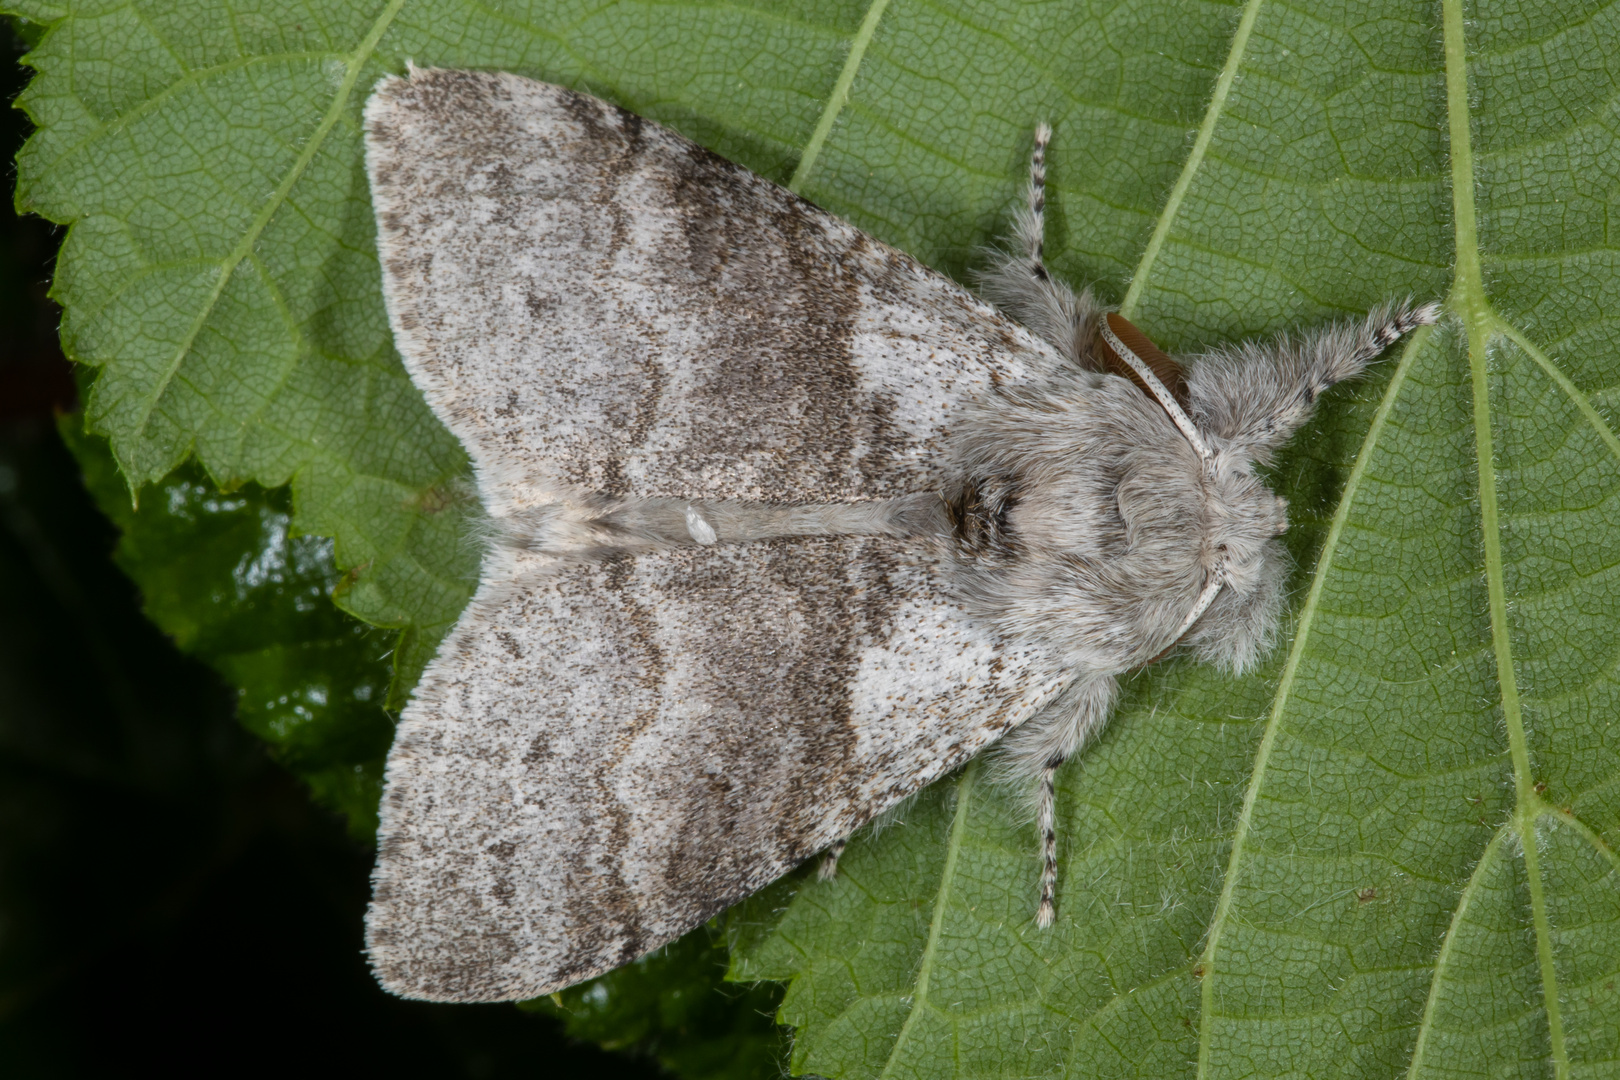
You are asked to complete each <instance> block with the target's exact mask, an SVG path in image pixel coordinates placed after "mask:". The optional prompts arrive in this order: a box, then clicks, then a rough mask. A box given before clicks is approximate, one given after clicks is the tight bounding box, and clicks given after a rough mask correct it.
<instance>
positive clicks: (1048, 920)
mask: <svg viewBox="0 0 1620 1080" xmlns="http://www.w3.org/2000/svg"><path fill="white" fill-rule="evenodd" d="M1062 764H1063V758H1061V757H1052V758H1048V759H1047V762H1046V766H1045V767H1044V768H1043V769H1041V791H1040V796H1039V803H1038V804H1037V806H1036V809H1035V827H1036V828H1037V829H1039V830H1040V832H1041V902H1040V904H1038V905H1037V906H1036V908H1035V925H1036V926H1038V927H1040V928H1041V929H1042V930H1045V929H1046V928H1048V927H1049V926H1051V925H1052V920H1053V919H1055V918H1056V917H1057V907H1056V905H1055V903H1054V898H1055V896H1056V894H1057V771H1058V766H1059V765H1062Z"/></svg>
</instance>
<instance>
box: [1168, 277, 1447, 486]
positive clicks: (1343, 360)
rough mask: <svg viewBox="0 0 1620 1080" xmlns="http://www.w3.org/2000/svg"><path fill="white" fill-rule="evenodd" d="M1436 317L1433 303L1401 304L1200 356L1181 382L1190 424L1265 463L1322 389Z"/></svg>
mask: <svg viewBox="0 0 1620 1080" xmlns="http://www.w3.org/2000/svg"><path fill="white" fill-rule="evenodd" d="M1439 318H1440V305H1439V304H1435V303H1428V304H1414V303H1413V302H1412V300H1411V299H1410V298H1407V299H1405V300H1395V301H1390V302H1389V303H1385V304H1382V305H1380V306H1378V307H1376V308H1374V309H1373V310H1372V312H1371V313H1370V314H1368V315H1367V317H1366V318H1364V319H1352V320H1346V321H1342V322H1336V323H1330V324H1329V325H1327V326H1324V327H1318V328H1316V329H1314V330H1310V331H1307V332H1305V333H1303V334H1282V335H1279V336H1277V337H1274V338H1271V339H1269V340H1264V341H1245V342H1243V343H1242V344H1239V345H1236V346H1231V347H1228V348H1223V349H1218V350H1216V351H1214V352H1211V353H1207V354H1205V355H1203V356H1200V357H1198V358H1197V359H1196V360H1194V361H1193V365H1192V372H1191V374H1189V375H1188V376H1187V391H1188V395H1189V397H1190V399H1191V405H1192V409H1191V411H1192V413H1193V416H1194V419H1195V420H1196V421H1197V422H1198V424H1199V426H1201V427H1203V428H1204V429H1205V430H1207V431H1209V432H1211V433H1212V434H1214V435H1217V436H1219V437H1221V438H1223V439H1225V440H1227V442H1228V444H1229V445H1230V446H1231V447H1232V448H1233V449H1236V450H1239V451H1240V452H1247V454H1248V455H1249V456H1250V457H1252V458H1254V459H1255V460H1258V461H1262V462H1263V461H1266V460H1267V459H1268V458H1269V456H1270V454H1271V452H1272V451H1274V450H1276V449H1277V448H1278V447H1280V446H1281V445H1282V444H1283V443H1285V442H1287V441H1288V437H1289V436H1290V435H1292V434H1293V433H1294V432H1295V430H1297V429H1298V428H1299V426H1300V425H1301V424H1303V423H1304V422H1305V421H1306V420H1307V419H1309V418H1310V415H1311V412H1312V410H1313V409H1314V408H1315V405H1316V399H1317V397H1318V396H1320V395H1321V394H1322V392H1323V391H1324V390H1326V389H1327V388H1328V387H1330V386H1332V385H1334V384H1335V383H1339V382H1343V381H1344V380H1345V379H1350V378H1354V377H1355V376H1357V375H1360V374H1361V373H1362V372H1363V371H1365V370H1366V369H1367V365H1368V364H1370V363H1372V362H1373V361H1374V360H1376V359H1377V358H1378V356H1379V354H1380V353H1382V352H1383V351H1384V350H1385V349H1387V348H1389V347H1390V346H1391V345H1393V344H1395V342H1397V341H1399V340H1400V339H1401V338H1402V337H1403V336H1405V335H1406V334H1407V333H1409V332H1411V331H1412V330H1415V329H1417V328H1418V327H1420V326H1426V325H1428V324H1430V323H1433V322H1435V321H1437V320H1438V319H1439Z"/></svg>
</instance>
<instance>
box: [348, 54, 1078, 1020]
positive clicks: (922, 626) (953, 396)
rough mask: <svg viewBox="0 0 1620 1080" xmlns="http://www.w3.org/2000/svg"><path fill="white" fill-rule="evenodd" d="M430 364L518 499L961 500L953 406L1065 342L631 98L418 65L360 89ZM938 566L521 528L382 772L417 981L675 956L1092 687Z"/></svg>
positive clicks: (388, 834) (399, 965) (426, 373)
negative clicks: (949, 478)
mask: <svg viewBox="0 0 1620 1080" xmlns="http://www.w3.org/2000/svg"><path fill="white" fill-rule="evenodd" d="M366 122H367V154H368V165H369V168H370V172H371V181H372V194H373V199H374V201H375V204H376V209H377V215H378V222H379V232H380V238H379V247H380V250H381V254H382V259H383V265H384V285H385V291H386V295H387V298H388V304H389V312H390V317H391V320H392V322H393V326H394V331H395V337H396V341H397V342H398V344H399V348H400V351H401V353H402V355H403V356H404V358H405V362H406V364H407V367H408V368H409V370H410V372H411V375H412V378H413V379H414V380H415V381H416V382H417V384H418V385H419V386H420V387H421V388H422V389H423V391H424V393H425V394H426V396H427V399H428V401H429V403H430V404H431V405H432V407H433V408H434V409H435V410H436V411H437V413H438V414H439V416H440V417H441V418H442V419H443V420H444V421H445V423H446V424H447V425H448V426H449V427H450V428H451V430H452V431H454V432H455V433H456V435H457V436H458V437H460V438H461V440H462V441H463V443H464V444H465V445H466V446H467V448H468V450H469V452H470V453H471V454H472V456H473V459H474V462H475V465H476V468H477V470H478V479H479V490H480V495H481V497H482V498H483V500H484V502H485V505H486V507H487V508H488V509H489V511H490V512H491V514H493V515H495V516H496V517H500V516H502V515H504V514H509V513H517V512H522V511H527V510H532V509H533V508H534V507H536V506H539V505H543V504H545V503H547V502H553V501H557V500H559V499H563V498H566V497H568V496H569V495H570V494H571V493H572V494H578V493H581V492H585V493H593V492H594V493H603V494H609V495H624V496H643V497H649V496H673V497H678V498H686V499H697V498H728V497H729V498H747V499H766V500H781V501H792V502H820V501H830V500H859V499H869V498H880V497H890V496H897V495H902V494H906V493H911V492H918V491H928V490H933V489H937V488H938V487H939V486H940V484H941V483H942V481H943V479H944V476H943V473H942V467H943V460H944V453H943V451H944V440H945V437H946V435H947V433H948V430H949V426H950V424H951V422H952V418H953V416H954V415H956V414H957V412H958V411H959V410H960V409H961V408H962V406H964V405H965V404H967V403H969V402H971V401H973V400H974V399H975V398H982V397H983V396H985V395H989V394H994V393H996V392H997V387H998V386H999V385H1000V384H1002V383H1004V382H1005V383H1017V382H1022V381H1024V380H1026V379H1028V378H1030V377H1031V375H1032V373H1033V372H1035V371H1036V370H1039V369H1042V368H1045V367H1047V366H1049V365H1051V364H1053V363H1055V357H1054V355H1053V354H1052V353H1051V352H1050V350H1049V349H1048V348H1047V347H1045V346H1044V345H1041V344H1039V343H1037V342H1036V341H1034V339H1032V338H1030V337H1029V336H1028V335H1027V334H1026V333H1025V332H1024V331H1022V330H1021V329H1019V328H1017V327H1016V326H1014V325H1012V324H1010V323H1007V322H1006V321H1004V320H1002V319H1000V318H999V317H998V316H996V315H995V313H994V312H993V311H992V310H991V309H989V308H988V307H986V306H985V305H983V304H981V303H980V302H979V301H977V300H975V299H974V298H973V297H972V296H971V295H970V294H968V293H966V292H965V291H963V290H962V289H960V288H958V287H957V286H955V285H953V284H951V283H950V282H949V281H947V280H945V279H944V278H942V277H940V276H938V275H936V274H933V273H932V272H930V271H927V270H926V269H924V268H922V267H920V266H918V265H917V264H916V263H915V262H913V261H912V260H910V259H908V258H906V257H905V256H903V255H900V254H899V253H896V252H894V251H892V250H890V249H888V248H885V247H883V246H882V245H880V244H878V243H877V242H875V241H873V240H871V239H869V238H867V237H865V236H864V235H862V234H861V233H859V232H857V231H856V230H854V229H852V228H850V227H849V226H848V225H846V224H844V223H842V222H839V221H837V220H836V219H834V218H832V217H830V216H829V215H826V214H824V213H822V212H821V211H819V210H816V209H815V208H814V207H812V206H810V205H809V204H807V203H805V202H803V201H802V200H800V199H798V198H796V197H795V196H793V195H791V194H790V193H787V192H785V191H783V190H782V189H780V188H777V187H775V186H774V185H771V184H769V183H768V182H766V181H763V180H761V179H759V178H758V177H755V176H753V175H752V174H750V173H748V172H747V171H746V170H743V169H740V168H738V167H736V166H733V165H730V164H728V163H726V162H724V161H722V160H720V159H718V158H716V157H714V156H713V155H711V154H709V153H707V152H706V151H703V150H702V149H700V148H698V147H696V146H694V145H692V144H691V143H688V142H687V141H685V140H684V139H681V138H679V137H678V136H676V135H674V134H672V133H670V132H668V131H666V130H664V129H662V128H660V127H658V126H657V125H654V124H651V123H648V122H645V121H642V120H639V119H638V118H636V117H634V116H631V115H630V114H628V113H625V112H622V111H621V110H618V109H615V108H613V107H611V106H609V105H607V104H605V103H603V102H600V101H597V100H595V99H592V98H587V97H583V96H581V95H577V94H574V93H571V92H570V91H567V90H564V89H561V88H558V87H554V86H549V85H546V84H542V83H536V82H532V81H529V80H525V79H521V78H518V77H515V76H510V75H500V74H483V73H472V72H451V71H415V72H413V73H412V75H411V77H410V79H408V80H401V79H391V80H386V81H385V82H384V83H383V84H382V85H381V86H380V87H379V88H378V91H377V93H376V94H375V95H374V97H373V98H372V101H371V103H370V104H369V106H368V107H367V112H366ZM945 573H946V569H945V567H943V566H941V565H939V564H937V563H935V562H933V561H932V560H930V559H929V558H927V557H925V556H923V555H922V554H919V553H916V552H912V551H908V550H907V548H906V545H905V544H904V543H903V542H902V541H898V540H892V539H884V538H866V539H861V538H849V537H822V538H814V539H798V540H774V541H765V542H756V543H748V544H738V545H724V544H722V545H719V546H716V547H708V548H682V549H678V550H669V551H660V552H654V553H643V554H637V555H631V554H623V555H619V556H614V557H611V558H608V559H605V560H603V561H599V562H592V563H580V562H577V561H571V562H563V561H558V560H556V559H554V558H552V557H550V556H547V555H543V554H537V553H531V552H523V551H517V550H513V549H511V548H508V547H501V546H497V547H496V548H495V549H494V550H493V551H492V552H491V553H490V554H489V556H487V558H486V560H485V565H484V568H483V576H482V582H481V585H480V588H479V592H478V595H477V597H476V598H475V599H474V601H473V603H472V604H471V605H469V607H468V610H467V612H466V613H465V614H464V615H463V617H462V619H461V621H460V623H459V624H458V626H457V627H456V629H455V631H454V632H453V633H452V634H451V636H450V637H449V638H448V639H447V640H446V642H445V644H444V646H443V647H442V648H441V650H440V652H439V654H438V656H437V657H436V658H435V659H434V661H433V662H432V664H431V665H429V667H428V670H427V672H426V673H425V675H424V676H423V679H422V681H421V683H420V685H419V686H418V688H417V691H416V696H415V699H414V700H413V701H412V703H411V704H410V705H409V706H408V707H407V708H406V710H405V712H404V715H403V717H402V720H401V725H400V731H399V735H398V738H397V740H396V743H395V746H394V749H393V752H392V753H391V755H390V757H389V764H388V776H387V791H386V794H385V797H384V802H383V809H382V827H381V851H380V854H379V861H378V867H377V871H376V877H375V894H374V898H373V904H372V908H371V912H370V914H369V916H368V944H369V948H370V952H371V957H372V961H373V963H374V965H375V967H376V969H377V972H378V975H379V977H380V978H381V979H382V981H383V983H384V985H385V986H387V987H388V988H389V989H391V990H393V991H395V992H397V993H401V994H405V995H408V996H413V997H424V998H431V999H438V1000H460V1001H470V1000H500V999H510V998H523V997H531V996H535V995H538V994H542V993H546V992H549V991H550V990H553V989H556V988H558V987H561V986H565V985H568V984H570V983H573V982H576V981H579V980H580V979H584V978H588V977H590V976H592V975H595V974H597V973H599V972H601V971H604V970H606V969H608V968H610V967H613V966H615V965H617V964H620V963H623V962H626V961H628V960H631V959H634V958H635V957H637V956H640V955H642V954H644V953H645V952H647V951H649V950H650V949H652V948H655V947H657V946H658V945H660V944H662V943H664V942H666V941H668V940H670V939H672V938H673V937H675V936H677V935H678V934H680V933H682V932H684V931H685V930H687V929H689V928H691V927H692V926H694V925H696V924H697V923H699V922H701V921H702V920H704V919H706V918H708V917H709V916H711V915H712V914H714V913H715V912H717V911H719V910H721V909H722V908H724V907H725V906H727V905H729V904H730V903H733V902H735V901H736V900H737V899H739V898H741V897H742V896H744V895H746V894H747V893H749V892H751V891H753V890H754V889H757V888H759V887H760V886H762V885H764V884H765V883H767V882H769V881H770V880H772V879H773V878H775V877H777V876H779V875H780V874H781V873H782V872H784V871H785V870H787V869H789V868H791V867H792V866H793V865H794V864H795V863H797V862H799V861H800V860H802V859H803V858H805V857H806V856H808V855H810V854H812V853H814V852H815V851H817V850H819V849H820V848H822V847H824V846H826V845H827V844H828V843H829V842H831V841H832V840H834V839H836V838H838V837H840V836H842V835H845V834H847V833H848V832H849V831H850V830H851V829H853V828H854V827H856V826H857V825H859V824H860V823H861V822H863V821H866V820H868V819H869V818H870V817H872V816H873V815H874V814H876V813H878V812H881V811H882V810H883V809H885V808H886V807H888V806H889V805H892V804H893V803H894V802H896V801H898V800H899V799H901V798H903V797H904V796H906V795H907V794H910V793H911V792H913V791H915V790H916V789H917V788H919V787H921V786H922V785H924V784H926V783H928V782H929V781H931V780H933V779H935V778H936V777H938V776H940V775H942V774H943V773H945V772H947V771H948V770H950V769H951V768H954V767H955V766H956V765H958V764H960V763H961V762H962V761H964V760H966V759H967V758H968V757H970V756H971V755H972V754H974V753H976V752H978V751H979V750H980V749H982V748H983V747H984V746H985V745H987V744H988V743H989V742H991V741H993V740H994V739H995V738H997V737H999V736H1000V735H1001V734H1002V733H1004V732H1005V731H1006V730H1008V729H1009V728H1010V727H1012V726H1015V725H1016V724H1017V723H1019V722H1020V721H1022V720H1023V719H1025V718H1026V717H1028V716H1029V715H1030V714H1031V713H1032V712H1034V711H1035V710H1036V709H1038V708H1039V707H1040V706H1041V705H1042V704H1043V703H1044V702H1046V701H1047V700H1049V699H1050V698H1051V697H1052V696H1053V695H1054V694H1056V693H1057V692H1058V691H1059V690H1060V689H1061V688H1062V685H1063V684H1064V682H1065V679H1066V676H1065V675H1064V673H1063V672H1062V670H1061V669H1060V667H1059V666H1058V665H1057V664H1056V663H1054V662H1053V660H1052V659H1051V658H1049V657H1046V656H1044V655H1040V654H1038V653H1036V652H1034V651H1031V650H1028V649H1017V648H1012V647H1009V646H1008V645H1007V644H1006V643H1004V642H1001V641H999V640H996V639H995V638H994V637H993V636H992V635H991V634H990V633H988V632H987V631H985V630H983V629H981V628H980V627H978V626H976V625H974V624H973V623H971V622H969V621H968V620H967V619H966V618H965V617H964V615H963V613H962V612H961V610H960V608H959V607H958V606H957V605H956V604H955V603H954V602H953V601H952V600H951V598H950V596H949V595H948V590H947V588H946V584H947V583H946V580H945Z"/></svg>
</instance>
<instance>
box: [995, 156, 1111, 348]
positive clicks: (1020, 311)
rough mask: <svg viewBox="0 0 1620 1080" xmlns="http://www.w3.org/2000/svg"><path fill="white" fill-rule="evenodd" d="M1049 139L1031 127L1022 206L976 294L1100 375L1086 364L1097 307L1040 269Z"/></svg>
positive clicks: (1099, 310)
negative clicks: (1009, 234) (1031, 135)
mask: <svg viewBox="0 0 1620 1080" xmlns="http://www.w3.org/2000/svg"><path fill="white" fill-rule="evenodd" d="M1051 139H1052V129H1051V128H1050V127H1048V126H1047V125H1046V124H1039V125H1037V126H1036V128H1035V145H1034V148H1033V149H1032V150H1031V151H1030V155H1029V186H1028V188H1027V189H1026V191H1025V205H1024V207H1023V208H1022V209H1020V210H1019V212H1018V214H1017V216H1016V218H1015V222H1014V226H1013V236H1012V238H1011V240H1010V241H1009V242H1008V244H1007V245H1006V246H1005V247H1001V248H997V249H994V250H993V251H992V252H991V255H990V266H989V268H988V269H987V270H985V271H983V272H982V273H980V274H979V276H978V281H979V291H980V292H981V293H983V294H984V297H985V299H987V300H989V301H990V302H991V303H992V304H995V305H996V306H997V307H998V308H1000V309H1001V310H1002V311H1003V312H1005V313H1006V314H1008V315H1010V316H1012V317H1013V318H1014V319H1017V320H1018V321H1019V322H1021V323H1023V324H1024V325H1025V326H1027V327H1029V329H1030V330H1032V331H1034V332H1035V333H1036V334H1037V335H1038V336H1040V337H1042V338H1044V339H1045V340H1046V341H1047V342H1049V343H1051V344H1052V345H1053V346H1054V347H1055V348H1056V349H1057V350H1058V352H1059V353H1061V354H1062V355H1063V356H1064V357H1066V358H1067V359H1069V360H1071V361H1073V362H1074V363H1077V364H1079V365H1080V366H1081V367H1084V368H1086V369H1088V370H1092V371H1100V370H1102V368H1101V366H1100V365H1098V364H1097V363H1096V362H1095V361H1094V360H1093V359H1092V342H1093V339H1094V338H1095V336H1096V326H1097V318H1098V316H1099V315H1100V314H1101V313H1102V310H1103V308H1102V305H1100V304H1098V303H1097V302H1096V300H1094V299H1093V298H1092V295H1091V290H1090V289H1085V290H1082V291H1081V292H1080V293H1078V294H1076V293H1075V291H1074V290H1073V289H1071V288H1069V287H1068V286H1067V285H1065V284H1064V283H1063V282H1061V281H1058V280H1057V279H1056V278H1054V277H1052V275H1051V274H1050V273H1049V272H1048V271H1047V269H1046V147H1047V144H1048V143H1049V142H1050V141H1051Z"/></svg>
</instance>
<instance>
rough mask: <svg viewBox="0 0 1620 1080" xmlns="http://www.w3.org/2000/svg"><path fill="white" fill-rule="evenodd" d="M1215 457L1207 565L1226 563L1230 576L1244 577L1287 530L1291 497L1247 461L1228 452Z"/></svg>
mask: <svg viewBox="0 0 1620 1080" xmlns="http://www.w3.org/2000/svg"><path fill="white" fill-rule="evenodd" d="M1216 460H1217V464H1216V467H1215V469H1214V470H1213V472H1214V475H1213V476H1212V477H1211V478H1210V482H1209V499H1208V501H1207V502H1206V504H1205V506H1206V514H1207V520H1206V521H1205V533H1204V535H1205V564H1206V565H1207V566H1209V567H1210V568H1211V569H1213V568H1214V567H1215V565H1216V564H1225V566H1226V567H1227V572H1228V575H1229V576H1230V575H1237V576H1239V577H1241V576H1242V573H1243V568H1244V567H1247V566H1251V565H1253V564H1255V563H1256V562H1257V561H1258V560H1259V559H1260V558H1261V557H1262V553H1263V552H1264V550H1265V548H1266V546H1267V545H1268V544H1271V543H1274V542H1275V541H1276V538H1277V537H1279V536H1281V535H1282V534H1283V533H1285V532H1287V531H1288V500H1287V499H1284V498H1283V497H1282V496H1280V495H1277V494H1275V493H1273V492H1272V490H1271V489H1270V488H1268V487H1266V485H1265V484H1264V483H1263V482H1262V481H1261V480H1260V478H1259V477H1258V476H1256V475H1254V470H1253V469H1252V467H1250V466H1249V464H1248V463H1247V462H1233V461H1231V460H1230V459H1227V458H1226V456H1225V455H1221V457H1219V458H1217V459H1216Z"/></svg>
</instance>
